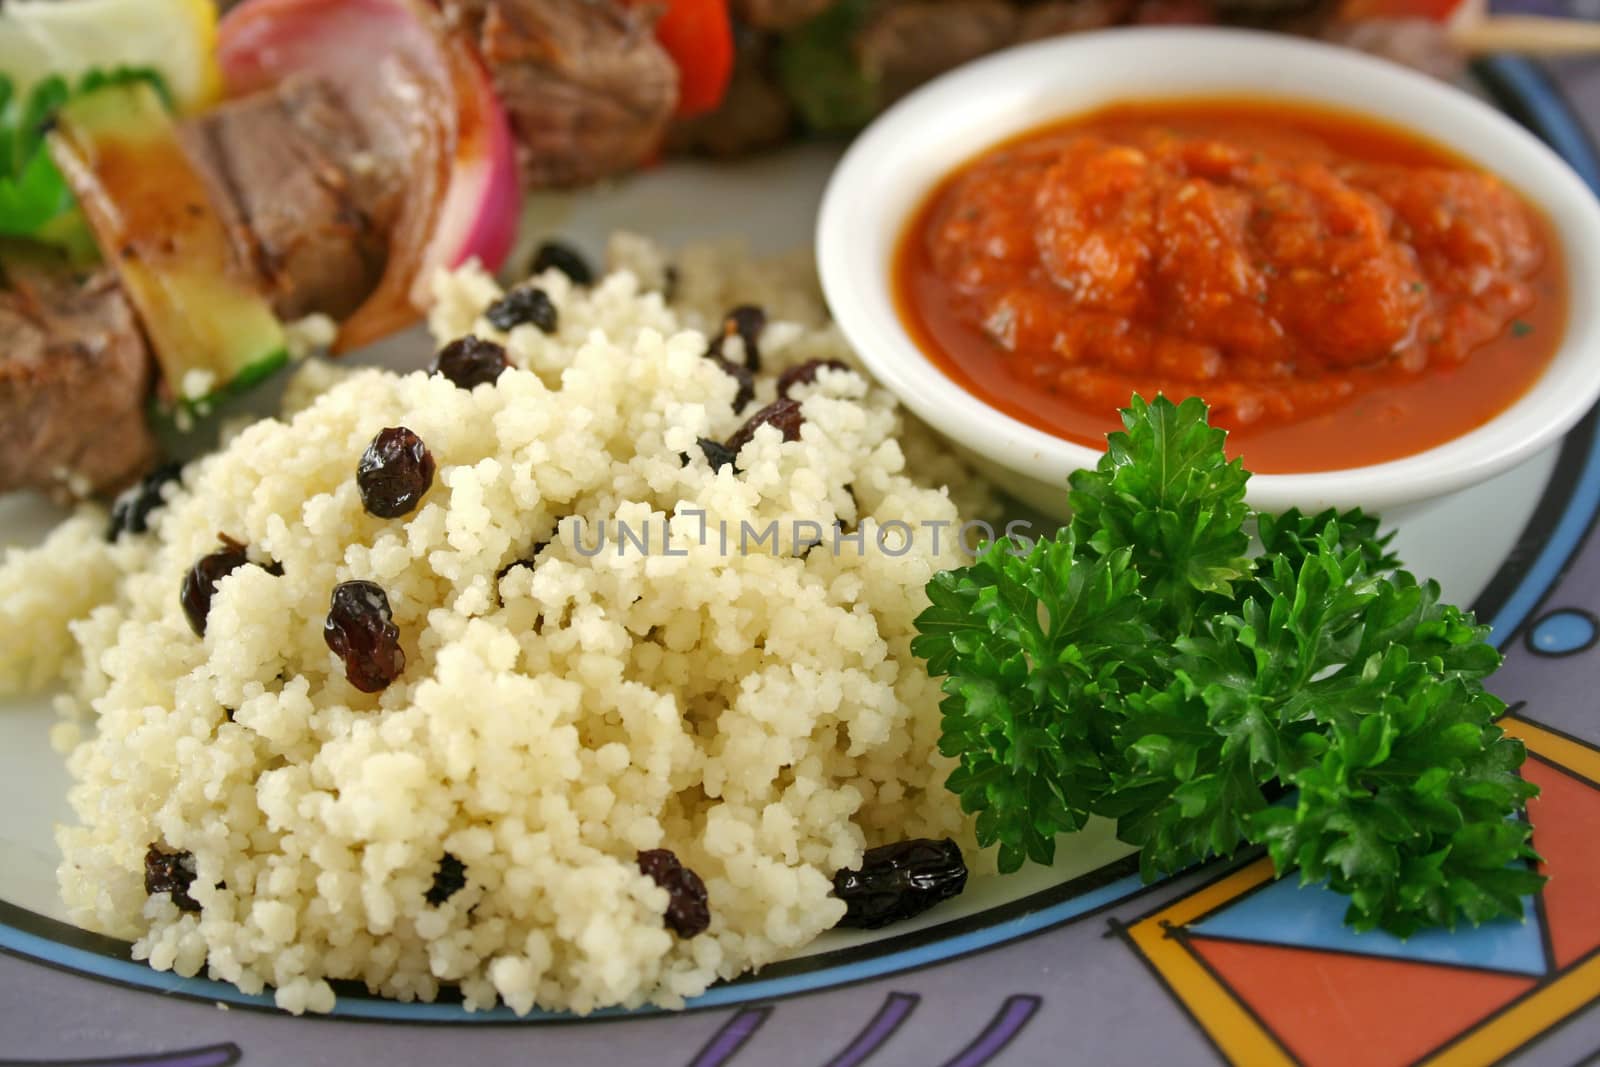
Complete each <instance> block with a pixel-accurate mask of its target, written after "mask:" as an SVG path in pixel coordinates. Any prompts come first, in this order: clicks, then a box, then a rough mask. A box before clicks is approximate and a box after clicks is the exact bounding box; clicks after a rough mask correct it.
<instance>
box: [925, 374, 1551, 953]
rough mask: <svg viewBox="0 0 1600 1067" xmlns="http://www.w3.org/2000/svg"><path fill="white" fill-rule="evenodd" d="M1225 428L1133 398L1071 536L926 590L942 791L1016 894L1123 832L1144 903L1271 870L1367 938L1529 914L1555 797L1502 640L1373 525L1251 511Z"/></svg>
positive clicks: (1191, 404)
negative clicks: (1403, 562)
mask: <svg viewBox="0 0 1600 1067" xmlns="http://www.w3.org/2000/svg"><path fill="white" fill-rule="evenodd" d="M1205 415H1206V412H1205V406H1204V405H1203V404H1202V403H1201V402H1200V401H1198V400H1186V401H1184V402H1183V403H1182V404H1179V405H1174V404H1172V403H1171V402H1170V401H1168V400H1166V399H1165V398H1164V397H1157V398H1156V400H1155V401H1154V402H1152V403H1150V404H1146V403H1144V402H1143V401H1142V400H1140V399H1139V398H1138V397H1135V398H1134V400H1133V403H1132V405H1131V406H1130V408H1129V410H1128V411H1126V412H1124V416H1123V421H1124V425H1125V426H1126V430H1125V432H1122V433H1118V434H1112V435H1111V436H1110V438H1109V441H1108V443H1109V448H1108V450H1107V453H1106V455H1105V457H1104V458H1103V459H1102V460H1101V462H1100V464H1099V466H1098V467H1097V469H1095V470H1093V471H1083V472H1079V473H1078V474H1076V475H1074V476H1073V479H1072V493H1071V501H1072V504H1073V508H1074V513H1075V514H1074V519H1073V522H1072V523H1071V524H1070V526H1068V527H1067V528H1066V529H1064V530H1063V531H1062V532H1061V533H1060V534H1059V535H1058V536H1057V537H1056V538H1055V539H1053V540H1050V539H1046V540H1041V541H1039V542H1037V543H1034V544H1032V545H1031V546H1023V545H1021V544H1018V543H1014V542H1011V541H1001V542H998V543H996V544H995V545H992V546H991V547H990V548H989V549H988V550H987V551H986V552H985V553H984V554H983V555H982V556H981V557H980V558H979V559H978V560H976V561H975V562H974V563H973V564H972V565H971V566H968V567H964V568H960V569H958V570H953V571H947V572H944V573H942V574H940V575H937V576H936V577H935V578H934V580H933V582H932V583H931V584H930V585H929V587H928V594H929V598H930V601H931V606H930V607H929V608H928V610H927V611H925V612H924V613H923V614H922V615H921V616H920V617H919V618H918V620H917V627H918V630H919V631H920V635H919V636H918V637H917V638H916V639H915V640H914V641H913V643H912V650H913V651H914V652H915V653H917V654H918V655H920V656H923V657H924V658H925V659H927V660H928V667H929V670H930V672H931V673H933V674H935V675H944V676H945V680H944V683H943V687H944V692H945V694H946V695H945V699H944V703H943V705H942V712H943V716H944V718H943V730H944V733H943V738H942V742H941V749H942V751H944V752H945V753H946V754H947V755H950V756H953V757H957V758H958V759H959V760H960V766H959V767H958V768H957V769H956V770H955V771H954V772H953V773H952V774H951V776H950V778H949V780H948V782H947V783H946V784H947V786H948V787H949V788H950V789H952V790H954V791H955V792H957V793H958V794H959V795H960V796H961V802H962V806H963V808H964V809H965V810H967V811H968V812H972V813H976V815H977V832H978V838H979V841H980V843H982V844H984V845H986V846H988V845H998V846H999V849H1000V855H999V863H1000V868H1001V870H1003V871H1009V870H1015V869H1016V868H1017V867H1019V866H1020V865H1021V864H1022V863H1023V862H1024V861H1025V860H1033V861H1035V862H1041V863H1044V862H1049V861H1050V860H1051V859H1052V858H1053V856H1054V849H1055V835H1057V834H1059V833H1062V832H1068V831H1071V830H1075V829H1078V828H1079V827H1081V826H1082V825H1083V824H1084V822H1085V821H1086V820H1087V819H1088V818H1089V817H1090V816H1103V817H1107V818H1112V819H1115V820H1116V821H1117V829H1118V834H1119V835H1120V836H1121V837H1122V838H1123V840H1125V841H1128V842H1130V843H1132V844H1135V845H1138V846H1139V847H1140V849H1141V857H1140V862H1141V870H1142V872H1143V873H1144V875H1145V877H1146V878H1155V877H1157V876H1159V875H1161V874H1163V873H1169V872H1172V871H1176V870H1179V869H1182V868H1184V867H1186V866H1189V865H1191V864H1193V863H1196V862H1199V861H1201V860H1204V859H1206V858H1207V857H1210V856H1225V855H1229V854H1231V853H1233V852H1234V851H1235V850H1237V849H1238V848H1239V847H1240V846H1241V845H1244V844H1247V843H1248V844H1257V845H1263V846H1265V847H1266V849H1267V851H1268V853H1269V854H1270V855H1271V857H1272V860H1273V862H1274V864H1275V866H1276V868H1277V870H1278V872H1279V874H1280V875H1281V874H1284V873H1286V872H1287V871H1289V870H1291V869H1294V868H1296V867H1298V868H1299V870H1300V877H1301V878H1302V880H1304V881H1307V882H1318V883H1322V882H1325V883H1327V884H1328V885H1330V886H1331V887H1332V888H1333V889H1335V890H1337V891H1338V892H1340V893H1343V894H1345V895H1346V896H1348V897H1349V898H1350V907H1349V911H1348V914H1347V917H1346V918H1347V922H1349V923H1350V924H1351V925H1352V926H1355V927H1356V928H1358V929H1369V928H1373V927H1381V928H1383V929H1386V930H1389V931H1391V932H1394V933H1397V934H1400V935H1402V936H1404V935H1408V934H1410V933H1412V932H1414V931H1416V930H1418V929H1422V928H1424V927H1430V926H1452V925H1454V924H1455V923H1456V922H1458V921H1461V920H1466V921H1469V922H1474V923H1476V922H1482V921H1485V920H1487V919H1491V918H1495V917H1497V916H1504V915H1518V914H1520V913H1521V910H1522V903H1521V901H1522V897H1523V896H1524V895H1526V894H1527V893H1530V892H1532V891H1534V890H1535V889H1537V887H1538V886H1539V885H1540V884H1541V883H1542V878H1541V877H1540V876H1539V875H1538V874H1536V873H1535V872H1534V871H1533V870H1532V869H1531V868H1530V867H1529V866H1528V862H1529V861H1530V860H1533V859H1536V858H1537V857H1536V856H1535V855H1534V853H1533V851H1532V849H1531V846H1530V830H1529V828H1528V826H1527V824H1526V822H1524V821H1522V820H1520V819H1519V818H1517V817H1516V816H1517V813H1518V812H1519V811H1520V810H1521V809H1522V808H1523V807H1524V806H1525V804H1526V802H1527V800H1528V798H1529V797H1531V796H1533V795H1534V794H1535V793H1536V790H1535V788H1534V787H1533V786H1531V785H1530V784H1528V783H1527V782H1525V781H1524V780H1523V779H1522V778H1521V777H1519V776H1518V774H1517V768H1518V767H1520V766H1521V764H1522V762H1523V759H1524V752H1523V749H1522V746H1521V745H1520V743H1518V742H1516V741H1514V740H1511V739H1508V738H1506V737H1505V736H1504V735H1503V734H1502V732H1501V731H1500V729H1499V728H1498V727H1497V726H1495V725H1494V719H1495V718H1496V716H1498V715H1499V714H1500V713H1501V712H1502V711H1503V710H1504V706H1503V705H1502V704H1501V703H1500V701H1499V700H1497V699H1496V698H1495V697H1493V696H1491V695H1490V694H1488V693H1487V692H1486V691H1485V690H1484V689H1483V686H1482V681H1483V679H1484V678H1486V677H1488V676H1489V675H1490V674H1491V673H1492V672H1493V671H1494V670H1495V668H1496V667H1497V666H1498V665H1499V662H1500V657H1499V654H1498V653H1497V652H1496V651H1495V650H1494V648H1492V647H1491V646H1490V645H1488V644H1487V643H1485V641H1484V637H1485V635H1486V629H1485V628H1484V627H1481V626H1479V625H1477V623H1476V622H1475V620H1473V618H1472V616H1471V615H1470V614H1468V613H1465V612H1462V611H1461V610H1459V609H1458V608H1455V607H1453V606H1450V605H1448V604H1443V603H1441V602H1440V599H1439V588H1438V586H1437V585H1436V584H1434V583H1432V582H1418V581H1417V580H1416V579H1415V578H1414V577H1413V576H1412V575H1410V574H1409V573H1407V572H1405V571H1403V570H1400V569H1399V561H1398V560H1397V559H1395V557H1394V555H1393V554H1392V553H1391V552H1390V551H1389V547H1388V545H1389V539H1388V538H1387V537H1386V536H1381V535H1380V534H1379V525H1378V521H1377V520H1376V519H1375V518H1373V517H1370V516H1365V515H1363V514H1361V513H1360V512H1348V513H1343V514H1341V513H1337V512H1333V511H1327V512H1323V513H1321V514H1318V515H1303V514H1301V513H1299V512H1292V511H1291V512H1288V513H1286V514H1284V515H1280V516H1269V515H1263V514H1256V513H1254V512H1252V510H1251V509H1250V508H1249V507H1248V506H1247V505H1246V504H1245V503H1244V489H1245V484H1246V480H1247V479H1248V477H1249V475H1248V473H1247V472H1246V471H1245V470H1244V469H1243V467H1242V466H1241V465H1240V464H1239V463H1238V462H1237V461H1234V462H1229V461H1228V460H1227V459H1226V457H1225V456H1224V454H1223V448H1222V445H1223V439H1224V435H1223V434H1222V432H1221V431H1220V430H1216V429H1213V428H1212V427H1210V426H1209V425H1207V423H1206V418H1205ZM1251 522H1253V523H1254V526H1255V530H1256V533H1257V535H1258V538H1259V541H1260V544H1261V551H1260V552H1259V553H1258V554H1256V555H1254V556H1249V555H1246V552H1247V551H1248V547H1249V536H1248V529H1249V524H1250V523H1251ZM1285 792H1292V793H1293V796H1292V797H1291V798H1290V799H1291V801H1292V803H1284V804H1273V803H1271V799H1272V798H1274V797H1277V796H1279V795H1280V794H1283V793H1285Z"/></svg>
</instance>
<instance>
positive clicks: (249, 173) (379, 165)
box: [180, 78, 405, 319]
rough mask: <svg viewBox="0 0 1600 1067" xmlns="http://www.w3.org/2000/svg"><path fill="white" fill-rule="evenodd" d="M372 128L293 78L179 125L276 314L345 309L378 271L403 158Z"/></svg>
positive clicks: (329, 89)
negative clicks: (374, 140) (371, 136)
mask: <svg viewBox="0 0 1600 1067" xmlns="http://www.w3.org/2000/svg"><path fill="white" fill-rule="evenodd" d="M368 128H369V127H368V126H367V125H366V124H364V123H363V122H362V121H361V120H360V118H359V117H358V115H357V114H356V113H355V111H354V110H353V109H352V108H351V107H350V106H348V105H347V104H346V102H345V101H344V100H343V99H342V98H341V96H340V95H339V91H338V90H337V89H336V88H334V87H333V86H331V85H329V84H328V83H326V82H324V81H320V80H317V79H312V78H291V79H289V80H288V81H285V82H284V83H283V84H282V85H280V86H278V87H277V88H276V89H274V90H271V91H268V92H263V93H257V94H255V95H253V96H249V97H246V98H244V99H242V100H238V101H231V102H228V103H225V104H223V105H221V106H220V107H217V108H215V109H213V110H211V111H208V112H206V113H205V114H203V115H200V116H198V117H196V118H193V119H190V120H189V121H187V122H186V123H184V125H183V127H182V129H181V132H180V137H181V138H182V141H183V146H184V150H185V151H186V152H187V153H188V155H189V157H190V159H191V160H192V161H193V162H194V165H195V167H196V168H197V169H198V170H199V172H200V173H201V175H202V176H203V177H204V178H205V181H206V184H207V186H208V187H209V189H208V191H209V193H210V196H211V200H212V202H213V203H214V204H215V205H216V207H217V209H218V210H219V211H220V212H221V213H222V217H223V221H224V222H225V223H226V224H227V226H228V230H229V233H230V235H231V236H232V238H233V242H234V247H235V249H236V251H237V253H238V255H239V258H240V260H241V262H242V263H243V264H245V266H246V267H247V268H249V269H253V270H254V272H255V274H256V275H257V276H258V277H259V278H260V279H261V281H262V284H263V287H264V291H265V292H266V293H267V295H268V297H269V298H270V299H271V300H272V304H273V310H275V311H276V312H277V313H278V315H279V317H280V318H284V319H296V318H300V317H302V316H304V315H308V314H310V313H312V312H321V313H323V314H326V315H331V316H332V317H334V318H336V319H338V318H343V317H345V316H346V315H349V314H350V313H351V312H352V311H354V310H355V309H356V308H357V307H359V306H360V305H361V303H362V301H364V300H365V299H366V298H367V297H368V296H369V295H371V293H372V291H373V290H374V289H375V288H376V287H377V284H378V280H379V279H380V278H381V277H382V276H383V269H384V265H385V263H386V261H387V258H388V240H389V230H390V228H391V227H392V226H393V224H394V221H395V219H396V217H397V214H398V211H399V207H400V195H401V190H402V186H403V183H404V181H405V167H404V161H403V160H401V159H396V158H394V156H393V154H392V153H389V152H386V151H382V150H379V149H377V148H376V147H375V146H373V145H371V144H369V141H368V135H367V130H368Z"/></svg>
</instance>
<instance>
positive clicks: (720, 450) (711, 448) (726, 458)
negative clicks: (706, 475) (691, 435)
mask: <svg viewBox="0 0 1600 1067" xmlns="http://www.w3.org/2000/svg"><path fill="white" fill-rule="evenodd" d="M696 443H697V444H698V445H699V446H700V451H701V453H702V454H703V455H704V456H705V457H706V462H707V463H709V464H711V469H712V470H714V471H719V470H721V469H722V468H723V467H727V466H732V467H733V473H735V474H738V473H739V467H738V465H737V464H735V463H734V462H733V461H734V459H735V458H736V457H737V456H738V455H739V453H737V452H735V451H733V450H732V449H730V448H729V447H728V446H727V445H725V444H723V443H722V442H721V441H713V440H712V439H711V438H709V437H702V438H700V439H699V440H698V441H697V442H696Z"/></svg>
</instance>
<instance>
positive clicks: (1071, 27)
mask: <svg viewBox="0 0 1600 1067" xmlns="http://www.w3.org/2000/svg"><path fill="white" fill-rule="evenodd" d="M1132 8H1133V2H1132V0H1044V2H1043V3H1040V4H1033V5H1031V6H1029V7H1025V8H1023V9H1022V16H1021V21H1020V22H1019V23H1018V26H1017V37H1018V39H1020V40H1023V41H1037V40H1040V39H1041V38H1045V37H1057V36H1060V35H1061V34H1064V33H1082V32H1084V31H1086V30H1103V29H1105V28H1106V27H1107V26H1115V25H1117V24H1118V23H1120V22H1123V21H1125V20H1126V19H1127V17H1128V14H1129V12H1130V11H1131V10H1132Z"/></svg>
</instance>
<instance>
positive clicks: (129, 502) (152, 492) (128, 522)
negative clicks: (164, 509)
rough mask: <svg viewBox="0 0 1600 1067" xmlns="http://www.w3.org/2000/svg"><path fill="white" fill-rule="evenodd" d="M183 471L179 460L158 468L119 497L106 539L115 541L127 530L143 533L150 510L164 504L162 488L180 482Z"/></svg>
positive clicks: (147, 528) (148, 523) (148, 519)
mask: <svg viewBox="0 0 1600 1067" xmlns="http://www.w3.org/2000/svg"><path fill="white" fill-rule="evenodd" d="M182 473H183V467H182V465H181V464H177V463H168V464H166V465H165V466H161V467H157V468H156V469H155V470H153V471H151V472H150V473H149V474H147V475H145V476H144V479H143V480H142V481H140V482H139V484H138V485H136V486H134V487H133V488H132V489H129V490H128V491H127V492H125V493H123V494H122V495H121V496H119V497H117V500H116V503H114V504H112V505H111V528H110V529H108V530H107V531H106V540H107V541H115V540H116V539H117V538H119V537H121V536H122V535H123V534H125V533H130V534H142V533H144V532H145V531H147V530H149V529H150V515H151V513H152V512H154V511H155V510H156V509H157V508H159V507H161V505H162V504H163V503H165V501H164V500H163V499H162V497H161V490H162V489H164V488H165V487H166V486H167V483H169V482H175V481H177V480H178V476H179V475H180V474H182Z"/></svg>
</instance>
